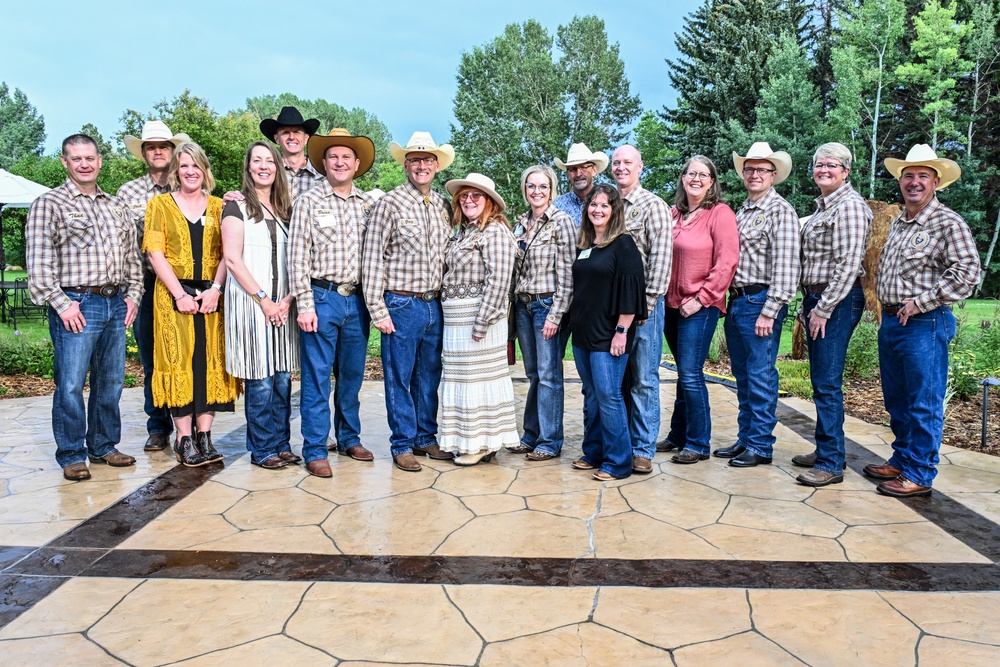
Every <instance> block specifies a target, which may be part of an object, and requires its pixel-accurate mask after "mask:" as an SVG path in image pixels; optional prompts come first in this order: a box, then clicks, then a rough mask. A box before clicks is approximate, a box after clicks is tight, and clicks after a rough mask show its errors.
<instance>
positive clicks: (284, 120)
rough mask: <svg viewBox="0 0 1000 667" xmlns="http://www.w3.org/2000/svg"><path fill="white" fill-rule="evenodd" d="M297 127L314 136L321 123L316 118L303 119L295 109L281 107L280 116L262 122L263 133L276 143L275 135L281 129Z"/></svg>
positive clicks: (261, 129)
mask: <svg viewBox="0 0 1000 667" xmlns="http://www.w3.org/2000/svg"><path fill="white" fill-rule="evenodd" d="M295 126H298V127H301V128H302V129H304V130H305V131H306V134H308V135H309V136H312V135H314V134H316V130H318V129H319V121H318V120H317V119H315V118H310V119H309V120H305V119H303V118H302V114H301V113H299V110H298V109H296V108H295V107H281V113H279V114H278V117H277V118H265V119H264V120H262V121H260V131H261V133H262V134H263V135H264V136H265V137H267V138H268V139H270V140H271V141H274V135H276V134H277V133H278V129H279V128H282V127H295Z"/></svg>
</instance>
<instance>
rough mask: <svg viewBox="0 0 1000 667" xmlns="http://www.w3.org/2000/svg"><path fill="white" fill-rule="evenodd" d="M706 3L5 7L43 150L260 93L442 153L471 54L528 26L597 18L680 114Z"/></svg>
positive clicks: (10, 68) (657, 99) (11, 47)
mask: <svg viewBox="0 0 1000 667" xmlns="http://www.w3.org/2000/svg"><path fill="white" fill-rule="evenodd" d="M697 5H698V3H697V2H695V1H694V0H687V1H685V2H680V3H675V2H669V1H668V2H662V1H661V2H648V3H647V2H626V3H617V4H614V3H609V2H589V1H580V2H556V3H542V2H537V1H536V2H523V1H521V0H506V1H505V2H499V3H489V4H485V3H484V4H480V3H475V2H462V3H460V2H452V1H443V2H424V3H418V2H398V1H393V2H378V1H376V0H369V1H368V2H358V3H332V2H314V1H312V0H300V2H259V1H258V0H248V1H245V2H239V3H219V2H211V0H209V1H207V2H206V1H204V0H203V1H201V2H191V1H189V0H175V1H174V2H170V3H165V2H156V3H152V2H142V1H141V0H140V1H139V2H135V1H134V0H133V1H132V2H112V1H109V0H104V1H100V0H98V1H96V2H89V3H87V2H83V3H80V2H76V3H68V2H64V1H62V0H17V1H16V2H10V3H6V6H5V7H4V9H3V24H4V31H3V33H4V37H3V52H4V56H3V58H2V60H0V81H6V82H7V84H8V85H9V86H10V87H11V88H12V89H13V88H20V89H21V90H23V91H24V92H25V94H26V95H27V96H28V99H29V100H30V101H31V102H32V103H33V104H34V105H35V106H36V107H37V108H38V110H39V112H40V113H42V114H43V115H44V116H45V129H46V132H47V134H48V137H47V140H46V152H49V151H51V150H53V149H54V148H56V147H58V145H59V142H60V141H61V140H62V138H63V137H65V136H67V135H69V134H72V133H73V132H76V131H78V130H79V129H80V127H81V126H82V125H83V124H84V123H87V122H91V123H94V124H95V125H97V127H98V129H99V130H100V131H101V133H102V134H103V135H104V136H105V138H110V137H111V136H112V135H113V134H114V133H115V132H117V131H118V129H119V123H118V119H119V118H120V117H121V115H122V113H123V112H124V111H125V109H127V108H132V109H136V110H138V111H141V112H143V113H145V112H148V111H149V110H150V109H151V108H152V106H153V104H155V103H156V102H157V101H159V100H161V99H163V98H164V97H166V98H172V97H174V96H175V95H177V94H179V93H181V92H182V91H183V90H184V89H185V88H190V89H191V92H192V93H193V94H195V95H198V96H200V97H205V98H207V99H208V100H209V103H210V104H211V105H212V107H213V108H214V109H215V110H216V111H218V112H220V113H224V112H225V111H228V110H230V109H235V108H239V107H242V106H243V105H244V104H245V102H246V98H248V97H254V96H257V95H266V94H278V93H282V92H291V93H294V94H296V95H298V96H299V97H303V98H307V99H315V98H318V97H321V98H324V99H326V100H328V101H331V102H336V103H338V104H340V105H341V106H344V107H347V108H353V107H363V108H365V109H367V110H368V111H370V112H373V113H375V114H376V115H377V116H378V117H379V118H380V119H381V120H382V121H383V122H384V123H386V124H387V125H388V127H389V130H390V131H391V132H392V135H393V138H394V139H396V140H397V141H405V140H406V139H407V138H409V136H410V134H411V133H412V132H413V131H414V130H418V129H419V130H429V131H430V132H431V133H432V134H433V136H434V138H435V139H436V140H437V141H438V142H442V141H444V140H445V139H446V138H447V137H448V135H449V134H450V123H451V122H453V120H454V119H453V116H452V100H453V98H454V94H455V86H456V82H455V75H456V73H457V70H458V64H459V59H460V56H461V53H462V52H463V51H469V50H471V49H472V48H473V47H475V46H479V45H482V44H484V43H486V42H488V41H490V40H492V39H493V38H494V37H496V36H497V35H499V34H500V33H501V32H502V31H503V28H504V26H505V25H507V24H508V23H521V22H523V21H526V20H528V19H532V18H533V19H535V20H537V21H538V22H539V23H541V24H542V25H543V26H545V28H546V29H548V30H549V32H550V33H551V34H552V35H555V31H556V28H557V26H559V25H561V24H565V23H568V22H569V21H570V20H571V19H572V18H573V16H574V15H581V16H582V15H587V14H595V15H597V16H599V17H601V18H602V19H604V22H605V25H606V28H607V32H608V38H609V40H610V41H611V42H612V43H614V42H618V43H619V45H620V47H621V56H622V59H623V60H624V62H625V70H626V75H627V76H628V78H629V80H630V82H631V84H632V90H633V92H634V93H638V94H639V96H640V98H641V100H642V105H643V108H646V109H657V110H659V109H660V108H662V107H663V106H664V105H665V104H667V105H673V103H674V97H675V94H674V92H673V90H672V89H670V87H669V81H668V79H667V68H666V64H665V63H664V58H667V57H674V56H675V53H676V52H675V49H674V32H675V31H676V30H677V29H679V28H680V26H681V25H682V21H683V17H684V15H685V14H687V13H689V12H691V11H693V10H694V9H695V8H696V7H697ZM612 7H615V8H616V9H617V10H618V11H616V12H615V13H612V11H611V8H612ZM592 148H595V149H596V148H598V147H592Z"/></svg>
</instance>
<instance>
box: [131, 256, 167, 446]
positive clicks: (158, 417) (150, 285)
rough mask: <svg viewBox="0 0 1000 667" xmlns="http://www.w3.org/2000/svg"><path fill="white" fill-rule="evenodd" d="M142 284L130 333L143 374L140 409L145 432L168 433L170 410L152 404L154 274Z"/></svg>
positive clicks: (147, 277)
mask: <svg viewBox="0 0 1000 667" xmlns="http://www.w3.org/2000/svg"><path fill="white" fill-rule="evenodd" d="M143 285H144V287H145V290H146V291H145V293H143V295H142V301H140V302H139V313H138V315H136V318H135V322H133V323H132V333H133V335H135V342H136V345H138V346H139V360H140V361H141V362H142V373H143V376H144V380H143V383H142V393H143V397H144V398H145V403H144V404H143V406H142V409H143V411H144V412H145V413H146V433H149V434H150V435H152V434H153V433H165V434H167V435H170V433H171V432H172V431H173V430H174V421H173V420H172V419H171V418H170V410H169V409H168V408H158V407H156V405H154V404H153V289H154V288H155V287H156V275H152V276H146V277H145V278H144V279H143Z"/></svg>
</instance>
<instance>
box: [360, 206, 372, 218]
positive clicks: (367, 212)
mask: <svg viewBox="0 0 1000 667" xmlns="http://www.w3.org/2000/svg"><path fill="white" fill-rule="evenodd" d="M361 212H362V213H363V214H364V216H365V217H366V218H367V217H368V216H370V215H371V214H372V205H371V204H362V205H361Z"/></svg>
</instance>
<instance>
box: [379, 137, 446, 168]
mask: <svg viewBox="0 0 1000 667" xmlns="http://www.w3.org/2000/svg"><path fill="white" fill-rule="evenodd" d="M407 153H430V154H431V155H434V156H436V157H437V159H438V167H440V168H441V169H447V168H448V167H450V166H451V163H452V162H454V161H455V149H454V148H452V147H451V144H441V145H440V146H438V145H437V144H435V143H434V139H433V138H431V133H430V132H414V133H413V136H412V137H410V140H409V141H408V142H407V144H406V145H405V146H400V145H399V144H397V143H396V142H395V141H393V142H390V143H389V154H390V155H392V157H393V159H394V160H396V162H398V163H399V164H403V163H404V162H406V154H407Z"/></svg>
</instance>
